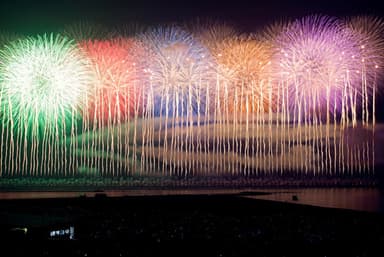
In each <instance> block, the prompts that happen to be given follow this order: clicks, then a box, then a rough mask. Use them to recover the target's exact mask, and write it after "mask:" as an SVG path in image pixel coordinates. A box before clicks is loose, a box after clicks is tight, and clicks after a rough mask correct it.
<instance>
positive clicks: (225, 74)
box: [0, 15, 384, 176]
mask: <svg viewBox="0 0 384 257" xmlns="http://www.w3.org/2000/svg"><path fill="white" fill-rule="evenodd" d="M383 32H384V22H383V20H382V19H380V18H377V17H370V16H359V17H352V18H346V19H343V20H341V19H337V18H334V17H328V16H321V15H312V16H307V17H303V18H299V19H296V20H292V21H289V22H285V21H281V22H276V23H274V24H272V25H270V26H267V27H266V28H265V29H264V30H262V31H260V33H256V32H255V31H254V32H253V33H248V34H247V33H240V31H239V30H238V29H235V28H234V27H231V26H229V25H227V24H225V23H219V22H210V21H204V20H196V21H195V22H194V23H185V24H182V25H180V26H177V25H168V26H158V27H155V28H147V27H144V26H139V25H137V24H133V25H131V26H130V25H127V26H120V27H119V29H118V30H116V31H115V32H113V31H108V30H107V29H105V28H103V27H102V26H93V25H92V24H90V23H86V22H85V23H84V22H83V23H78V24H75V25H72V26H69V27H66V29H65V30H64V32H63V33H64V34H65V35H66V36H65V37H64V36H61V35H53V34H50V35H40V36H36V37H25V38H22V37H20V38H19V39H16V36H13V35H12V34H5V33H3V34H2V36H0V41H1V42H0V43H1V47H0V115H1V124H0V132H1V142H0V144H1V145H2V147H3V148H6V149H7V150H6V151H3V153H2V155H1V156H0V157H1V159H0V162H1V167H0V168H1V170H0V175H1V174H7V175H19V174H24V175H25V174H29V175H47V174H50V175H52V174H55V175H60V174H64V175H76V174H78V173H79V172H80V171H82V170H92V171H94V172H95V173H97V174H101V175H111V176H116V175H130V174H133V173H138V174H153V173H156V172H159V173H160V174H168V175H190V174H208V175H209V174H212V173H215V174H216V175H217V174H224V173H225V174H227V175H228V174H230V175H239V174H241V175H244V174H245V175H258V174H266V173H268V172H269V173H271V174H277V173H278V174H282V173H284V172H286V171H287V172H291V171H298V170H299V171H304V172H305V174H308V173H309V172H312V174H313V175H316V174H324V173H325V172H329V173H330V174H344V173H346V170H348V171H351V172H352V171H357V172H359V173H362V172H364V171H372V167H373V166H374V157H373V155H372V151H373V150H372V147H373V146H372V145H373V144H372V142H364V143H361V144H360V145H358V146H357V147H351V146H350V145H348V144H351V143H350V142H351V141H350V139H348V140H349V141H348V140H347V139H345V138H347V136H345V133H347V132H346V131H349V130H348V128H351V129H355V128H359V127H363V128H364V129H366V130H369V131H373V128H374V126H375V112H376V107H375V105H376V94H378V93H379V92H380V91H381V83H382V81H381V79H382V78H383V66H384V55H383V50H384V40H383ZM9 35H12V36H9ZM344 139H345V141H344ZM308 142H310V143H308ZM8 145H9V147H5V146H8ZM347 146H348V147H347ZM62 172H63V173H62Z"/></svg>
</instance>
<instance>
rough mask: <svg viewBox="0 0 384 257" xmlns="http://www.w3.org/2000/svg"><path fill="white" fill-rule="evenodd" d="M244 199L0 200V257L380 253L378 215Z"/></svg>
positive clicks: (383, 232)
mask: <svg viewBox="0 0 384 257" xmlns="http://www.w3.org/2000/svg"><path fill="white" fill-rule="evenodd" d="M243 196H244V194H240V195H211V196H210V195H200V196H192V195H189V196H188V195H187V196H185V195H184V196H181V195H180V196H141V197H121V198H110V197H106V196H105V195H104V194H102V193H100V194H97V195H96V197H92V198H90V197H83V196H80V197H78V198H72V199H40V200H1V201H0V237H1V238H0V240H1V250H0V255H1V256H299V255H300V256H301V255H304V256H382V255H381V253H382V252H381V251H380V248H379V249H378V248H377V247H379V246H380V244H381V243H382V242H383V241H384V214H383V213H368V212H358V211H348V210H337V209H325V208H319V207H311V206H303V205H293V204H287V203H278V202H270V201H263V200H255V199H249V198H245V197H243ZM25 229H27V230H25ZM377 250H379V251H380V252H378V253H376V251H377Z"/></svg>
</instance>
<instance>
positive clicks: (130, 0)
mask: <svg viewBox="0 0 384 257" xmlns="http://www.w3.org/2000/svg"><path fill="white" fill-rule="evenodd" d="M224 2H226V0H221V1H219V0H193V1H191V0H180V1H164V0H158V1H156V0H125V1H124V0H66V1H59V0H49V1H48V0H46V1H43V0H0V27H1V29H2V30H9V31H17V32H26V33H40V32H48V31H54V30H56V29H59V28H60V27H62V26H63V25H65V24H68V23H73V22H76V21H78V20H89V21H93V22H99V23H104V24H107V25H108V24H119V23H124V22H128V21H139V22H145V23H159V22H168V21H180V20H187V19H189V18H192V17H196V16H200V17H213V18H218V19H221V20H228V21H231V22H236V23H238V24H239V25H242V26H246V27H257V26H262V25H264V24H267V23H269V22H270V21H273V20H275V19H280V18H283V17H300V16H303V15H307V14H313V13H322V14H328V15H334V16H346V15H356V14H376V15H380V16H383V13H384V12H383V10H382V8H380V4H379V3H378V2H379V1H371V0H360V1H355V0H349V1H346V0H344V1H342V0H333V1H330V0H322V1H311V0H296V1H292V0H291V1H289V0H287V1H283V0H262V1H260V0H253V1H251V0H249V1H246V0H231V1H228V2H226V3H224Z"/></svg>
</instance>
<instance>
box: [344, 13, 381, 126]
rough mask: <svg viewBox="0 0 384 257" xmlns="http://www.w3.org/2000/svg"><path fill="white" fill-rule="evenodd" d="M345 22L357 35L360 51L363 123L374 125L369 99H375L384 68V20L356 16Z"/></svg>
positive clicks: (373, 110) (373, 109)
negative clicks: (378, 80) (379, 75)
mask: <svg viewBox="0 0 384 257" xmlns="http://www.w3.org/2000/svg"><path fill="white" fill-rule="evenodd" d="M344 22H345V26H346V28H347V29H349V30H350V31H351V32H352V33H353V35H355V38H356V39H355V40H356V44H357V47H358V48H359V49H360V55H361V69H360V71H359V72H360V73H361V82H362V83H361V87H362V88H361V90H362V95H361V112H362V113H361V114H362V122H363V123H366V124H368V123H369V120H372V121H373V122H372V123H373V124H374V120H375V116H374V112H375V105H374V103H371V104H372V114H371V115H370V113H369V109H370V108H369V105H370V99H369V98H374V95H375V92H374V91H375V87H376V83H377V81H376V80H377V74H378V73H379V74H381V72H382V70H383V66H384V54H383V52H384V38H383V34H384V20H382V19H381V18H379V17H374V16H356V17H351V18H347V19H346V20H345V21H344ZM372 102H374V100H373V99H372ZM370 116H371V118H370Z"/></svg>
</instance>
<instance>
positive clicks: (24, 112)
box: [0, 34, 93, 175]
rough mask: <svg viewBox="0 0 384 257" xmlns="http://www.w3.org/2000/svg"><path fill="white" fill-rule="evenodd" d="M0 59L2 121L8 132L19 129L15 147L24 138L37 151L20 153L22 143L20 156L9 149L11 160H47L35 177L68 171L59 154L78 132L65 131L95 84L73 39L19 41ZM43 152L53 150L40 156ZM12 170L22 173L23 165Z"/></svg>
mask: <svg viewBox="0 0 384 257" xmlns="http://www.w3.org/2000/svg"><path fill="white" fill-rule="evenodd" d="M0 56H1V59H2V63H1V66H0V70H1V74H2V84H1V96H2V99H1V100H0V103H1V110H2V113H1V117H2V120H3V122H4V124H5V126H7V127H8V128H7V130H9V131H14V132H17V131H18V130H19V131H18V133H19V135H15V136H16V137H15V139H11V141H12V142H13V140H16V141H18V142H19V141H20V140H21V138H24V141H25V142H26V141H28V143H29V146H28V149H29V147H31V150H35V151H29V152H24V151H25V149H26V148H25V146H24V148H23V149H19V147H21V145H22V144H21V143H20V142H19V143H18V145H17V146H15V147H16V152H15V153H12V151H13V150H12V149H11V148H10V150H9V151H10V153H9V156H11V155H13V154H18V155H20V154H22V155H23V156H24V157H23V158H25V156H28V157H27V158H28V159H29V160H30V161H31V160H33V159H36V160H37V158H43V159H42V160H43V162H41V163H40V164H38V166H36V165H35V170H34V174H31V175H36V172H39V170H40V171H41V170H44V169H45V168H46V169H48V170H51V169H52V168H53V167H54V166H55V165H56V167H59V169H61V168H64V165H66V164H65V163H62V162H61V161H62V160H57V157H58V154H59V153H57V150H59V149H58V148H60V146H59V144H60V145H61V144H62V143H63V142H64V141H65V138H66V136H67V135H71V136H73V134H74V133H75V131H73V130H71V131H69V132H68V131H64V129H65V128H68V127H71V126H70V125H69V124H70V123H72V122H73V114H75V115H76V116H78V111H79V110H80V109H81V108H82V105H81V100H82V99H83V98H84V95H86V94H87V88H88V86H89V84H90V83H92V79H93V76H92V72H91V71H90V69H89V66H88V63H87V61H86V60H87V59H86V58H85V57H84V56H83V55H82V54H81V52H79V51H78V49H77V48H76V47H75V45H74V44H73V43H72V41H71V40H69V39H67V38H65V37H62V36H60V35H53V34H50V35H43V36H37V37H35V38H32V37H31V38H27V39H22V40H18V41H14V42H12V43H10V44H9V45H7V46H6V47H5V48H4V49H3V50H1V51H0ZM76 122H77V121H76ZM64 124H65V125H64ZM11 137H12V135H11ZM49 142H50V143H49ZM35 144H36V145H35ZM41 147H48V148H49V149H46V152H41ZM52 148H56V149H52ZM54 150H56V151H54ZM61 150H63V149H61ZM52 151H54V152H55V153H52ZM17 152H18V153H17ZM47 152H48V154H47ZM62 154H64V155H66V154H67V153H64V152H63V153H62ZM38 156H39V157H38ZM45 158H48V159H47V162H44V160H45ZM50 158H53V160H51V161H50V160H49V159H50ZM11 162H14V161H11ZM49 163H51V164H49ZM52 163H55V164H52ZM10 165H14V167H13V168H20V167H19V166H18V165H19V163H15V164H10ZM57 165H58V166H57ZM36 169H37V170H36ZM11 170H12V168H11ZM12 172H13V171H12ZM16 172H19V171H16ZM23 172H25V171H23Z"/></svg>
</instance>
